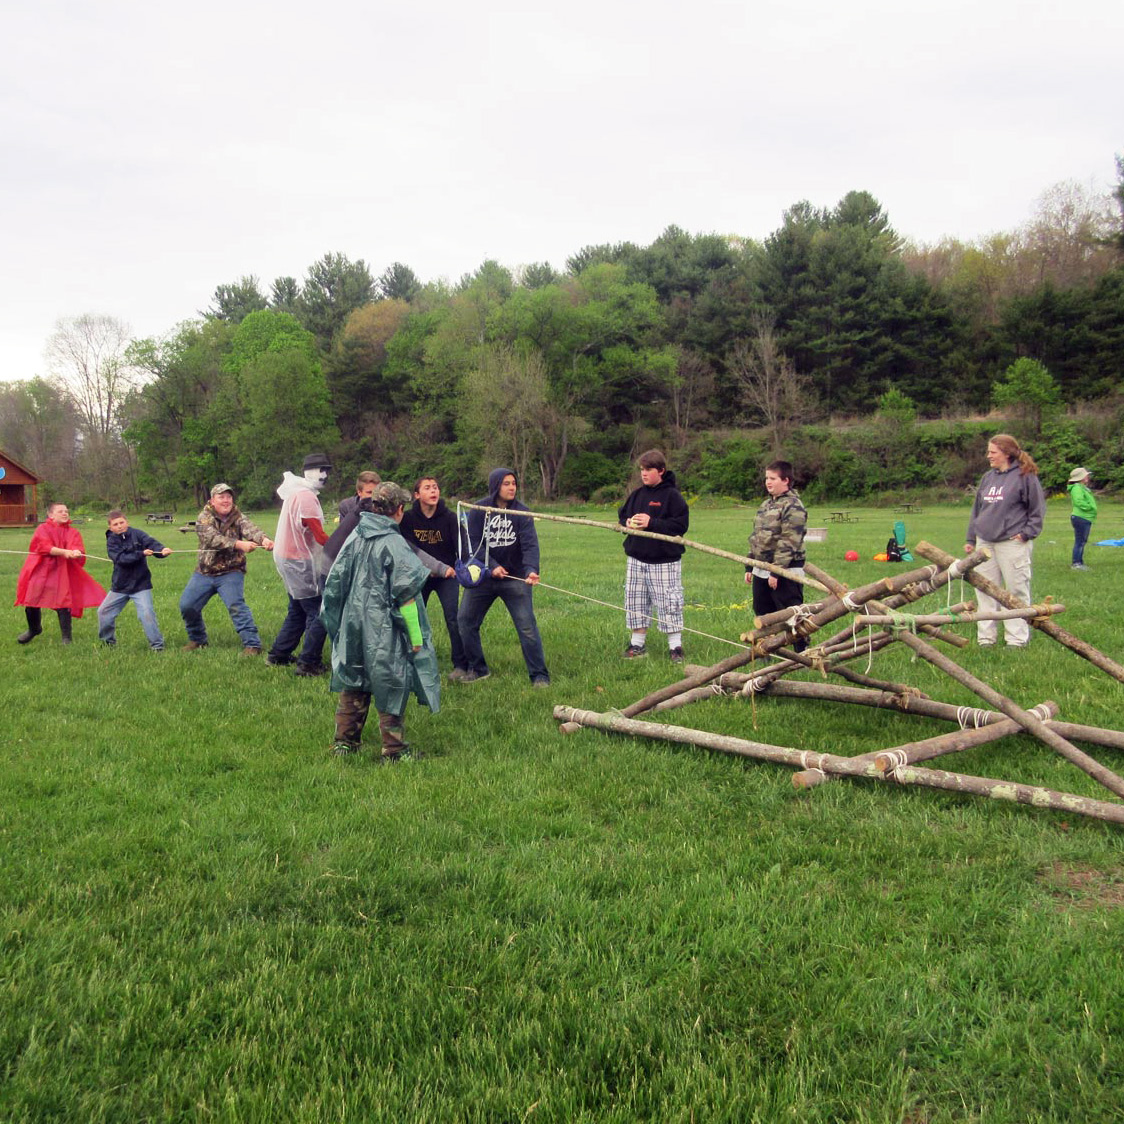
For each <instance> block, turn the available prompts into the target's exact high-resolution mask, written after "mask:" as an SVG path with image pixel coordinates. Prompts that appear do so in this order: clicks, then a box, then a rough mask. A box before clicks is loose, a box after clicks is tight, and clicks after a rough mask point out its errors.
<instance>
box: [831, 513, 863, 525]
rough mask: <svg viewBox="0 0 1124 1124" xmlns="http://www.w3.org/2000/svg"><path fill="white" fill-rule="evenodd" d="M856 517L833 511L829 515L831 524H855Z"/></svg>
mask: <svg viewBox="0 0 1124 1124" xmlns="http://www.w3.org/2000/svg"><path fill="white" fill-rule="evenodd" d="M858 521H859V520H858V516H856V515H853V514H852V513H851V512H850V511H833V512H832V513H831V522H832V523H857V522H858Z"/></svg>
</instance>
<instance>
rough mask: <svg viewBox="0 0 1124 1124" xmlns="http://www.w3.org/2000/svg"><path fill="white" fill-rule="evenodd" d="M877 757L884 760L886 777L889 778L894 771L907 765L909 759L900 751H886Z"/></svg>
mask: <svg viewBox="0 0 1124 1124" xmlns="http://www.w3.org/2000/svg"><path fill="white" fill-rule="evenodd" d="M879 756H881V757H885V758H886V775H887V776H890V777H892V776H893V775H894V770H895V769H897V768H899V767H900V766H902V765H908V764H909V758H908V757H907V756H906V755H905V754H904V753H902V751H901V750H900V749H888V750H886V751H885V752H884V753H882V754H880V755H879Z"/></svg>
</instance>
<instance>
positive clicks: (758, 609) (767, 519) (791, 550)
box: [745, 461, 808, 652]
mask: <svg viewBox="0 0 1124 1124" xmlns="http://www.w3.org/2000/svg"><path fill="white" fill-rule="evenodd" d="M765 491H766V492H768V493H769V498H768V499H767V500H766V501H765V502H764V503H763V504H762V505H761V506H760V507H759V508H758V509H757V515H756V516H755V517H754V520H753V534H752V535H750V536H749V556H750V557H751V558H756V559H757V560H758V561H760V562H772V563H773V565H775V566H783V567H784V569H786V570H795V571H797V572H798V573H800V574H803V572H804V532H805V530H806V529H807V525H808V512H807V511H805V510H804V505H803V504H802V503H801V502H800V496H799V495H797V493H796V491H795V490H794V489H793V487H792V465H791V464H790V463H789V462H788V461H773V463H772V464H769V465H766V467H765ZM745 580H746V584H749V585H752V586H753V611H754V613H755V614H756V615H757V616H759V617H760V616H764V615H765V614H766V613H773V612H776V610H778V609H789V608H791V607H792V606H793V605H799V604H800V603H801V602H802V601H803V600H804V588H803V586H802V585H801V584H800V583H799V582H797V581H793V580H792V579H791V578H782V577H781V576H780V575H779V574H774V573H773V572H772V571H770V570H766V569H763V568H762V567H751V566H747V567H746V573H745ZM793 646H794V647H795V649H796V650H797V651H798V652H802V651H803V650H804V649H805V648H806V647H807V646H808V643H807V641H806V640H804V639H803V638H802V637H801V638H800V639H799V640H797V641H796V643H795V644H794V645H793Z"/></svg>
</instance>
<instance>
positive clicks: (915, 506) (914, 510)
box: [894, 500, 921, 515]
mask: <svg viewBox="0 0 1124 1124" xmlns="http://www.w3.org/2000/svg"><path fill="white" fill-rule="evenodd" d="M894 510H895V511H900V512H901V513H902V514H903V515H920V514H921V505H920V504H919V503H911V502H909V501H908V500H907V501H903V502H902V503H900V504H898V506H897V507H896V508H894Z"/></svg>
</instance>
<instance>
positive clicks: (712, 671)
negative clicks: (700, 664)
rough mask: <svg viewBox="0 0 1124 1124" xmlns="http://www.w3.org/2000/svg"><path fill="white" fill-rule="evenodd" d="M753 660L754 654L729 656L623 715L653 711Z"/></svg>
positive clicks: (629, 716) (631, 707) (665, 689)
mask: <svg viewBox="0 0 1124 1124" xmlns="http://www.w3.org/2000/svg"><path fill="white" fill-rule="evenodd" d="M752 660H753V652H737V653H735V654H734V655H732V656H727V657H726V659H724V660H720V661H719V662H718V663H716V664H712V665H711V666H710V667H708V668H706V669H705V670H704V671H700V672H698V673H697V674H695V675H689V676H688V677H687V678H686V679H681V680H680V681H679V682H678V683H670V684H668V686H666V687H660V688H659V689H658V690H656V691H652V692H651V694H648V695H645V696H644V697H643V698H642V699H639V700H637V701H636V702H634V703H632V705H631V706H626V707H625V708H624V709H623V710H622V711H621V714H622V715H623V716H624V717H625V718H633V717H635V716H636V715H637V714H643V713H644V711H646V710H651V709H652V707H654V706H655V705H656V703H660V702H663V701H664V699H671V698H674V697H675V696H676V695H680V694H682V693H683V692H684V691H690V690H692V689H693V688H695V687H701V686H703V684H705V683H709V682H710V681H711V680H712V679H717V678H718V677H719V676H720V675H722V674H724V673H725V672H727V671H736V670H737V669H738V668H739V667H744V666H745V665H746V664H747V663H750V662H751V661H752Z"/></svg>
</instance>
